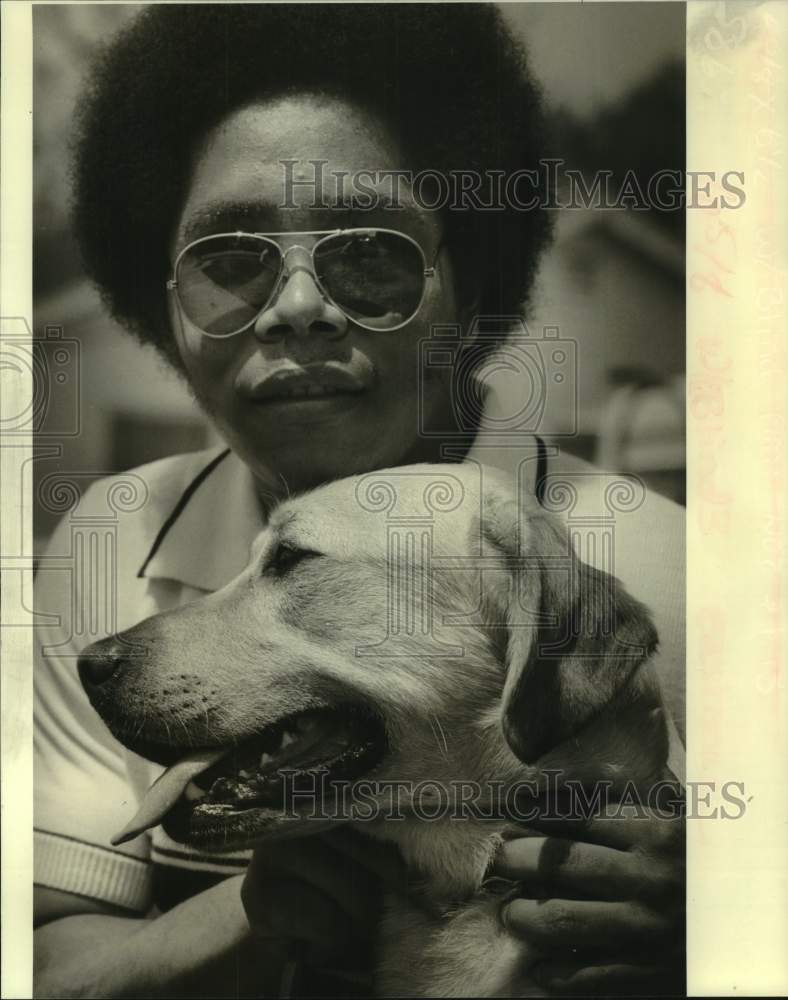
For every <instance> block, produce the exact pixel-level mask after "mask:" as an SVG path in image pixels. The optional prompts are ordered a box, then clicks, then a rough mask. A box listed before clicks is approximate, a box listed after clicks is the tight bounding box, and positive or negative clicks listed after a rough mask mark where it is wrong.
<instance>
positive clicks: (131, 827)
mask: <svg viewBox="0 0 788 1000" xmlns="http://www.w3.org/2000/svg"><path fill="white" fill-rule="evenodd" d="M226 753H227V749H226V748H225V749H223V750H196V751H195V752H194V753H191V754H188V756H186V757H181V759H180V760H179V761H178V762H177V763H176V764H173V765H172V767H168V768H167V770H166V771H165V772H164V774H162V775H160V776H159V777H158V778H157V779H156V780H155V781H154V782H153V784H152V785H151V786H150V788H149V789H148V791H147V792H146V793H145V798H144V799H143V800H142V803H141V805H140V807H139V809H138V810H137V812H136V814H135V815H134V817H133V819H132V820H131V821H130V822H129V823H127V824H126V826H125V827H124V828H123V829H122V830H121V831H120V833H116V834H115V836H114V837H113V838H112V840H111V841H110V843H111V844H113V845H114V846H115V847H117V846H118V844H125V843H126V841H128V840H133V839H134V838H135V837H138V836H139V835H140V834H141V833H143V832H144V831H145V830H149V829H150V828H151V827H152V826H158V824H159V823H160V822H161V820H162V818H163V817H164V816H165V815H166V814H167V813H168V812H169V811H170V809H172V807H173V806H174V805H175V803H176V802H177V801H178V799H179V798H180V797H181V795H183V792H184V790H185V788H186V786H187V785H188V784H189V782H190V781H191V780H192V778H194V777H196V776H197V775H198V774H201V773H202V772H203V771H205V770H207V769H208V768H209V767H210V766H211V765H212V764H215V763H216V761H217V760H219V759H220V758H222V757H224V756H225V754H226Z"/></svg>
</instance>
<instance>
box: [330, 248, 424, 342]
mask: <svg viewBox="0 0 788 1000" xmlns="http://www.w3.org/2000/svg"><path fill="white" fill-rule="evenodd" d="M314 261H315V273H316V274H317V276H318V278H319V279H320V281H321V283H322V285H323V287H324V288H325V290H326V291H327V292H328V294H329V295H330V296H331V298H332V299H333V300H334V302H335V303H336V304H337V305H338V306H339V308H340V309H342V310H343V312H345V313H346V315H347V316H348V317H349V318H350V319H352V320H355V321H356V322H357V323H358V324H359V325H360V326H363V327H366V328H367V329H370V330H391V329H394V328H395V327H398V326H401V325H402V324H403V323H406V322H407V321H408V320H409V319H411V317H412V316H414V315H415V313H416V311H417V310H418V308H419V305H420V303H421V298H422V294H423V291H424V258H423V256H422V253H421V251H420V250H419V248H418V246H417V245H416V244H415V243H412V242H411V241H410V240H409V239H407V238H406V237H404V236H400V235H399V234H398V233H387V232H380V231H376V230H368V231H367V230H364V231H362V232H359V233H340V234H338V235H337V236H332V237H330V238H329V239H326V240H323V242H322V243H319V244H318V245H317V246H316V247H315V253H314Z"/></svg>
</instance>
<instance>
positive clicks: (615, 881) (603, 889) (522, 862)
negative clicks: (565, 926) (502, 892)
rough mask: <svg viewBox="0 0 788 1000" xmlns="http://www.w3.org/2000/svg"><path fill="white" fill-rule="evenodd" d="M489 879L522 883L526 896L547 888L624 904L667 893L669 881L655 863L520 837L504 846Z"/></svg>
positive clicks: (570, 843) (587, 846)
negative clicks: (500, 878)
mask: <svg viewBox="0 0 788 1000" xmlns="http://www.w3.org/2000/svg"><path fill="white" fill-rule="evenodd" d="M492 874H494V875H499V876H501V877H502V878H508V879H513V880H514V881H518V882H522V883H523V888H524V891H525V892H526V893H528V890H529V889H533V890H535V891H539V890H541V889H543V888H544V887H546V886H550V888H551V893H550V895H552V896H556V895H558V896H562V897H564V898H568V899H586V898H592V899H600V900H626V899H632V898H634V897H638V898H641V897H643V896H644V895H647V894H651V895H654V896H656V895H659V894H662V893H664V891H665V880H666V878H668V877H669V873H668V872H667V870H664V871H663V866H660V865H659V864H658V863H657V862H655V861H654V860H653V859H650V860H648V862H647V861H646V859H645V858H643V856H642V855H640V854H638V853H636V852H632V853H629V852H626V851H619V850H616V849H614V848H610V847H602V846H600V845H598V844H586V843H583V842H582V841H577V840H564V839H562V838H559V837H520V838H518V839H516V840H509V841H507V842H506V843H504V844H503V845H502V847H501V849H500V850H499V852H498V854H497V855H496V857H495V861H494V863H493V867H492Z"/></svg>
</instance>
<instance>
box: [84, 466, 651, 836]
mask: <svg viewBox="0 0 788 1000" xmlns="http://www.w3.org/2000/svg"><path fill="white" fill-rule="evenodd" d="M655 644H656V635H655V632H654V629H653V626H652V625H651V623H650V620H649V617H648V615H647V613H646V611H645V609H644V608H643V607H642V606H641V605H639V604H638V603H637V602H635V601H634V600H633V599H632V598H631V597H629V596H628V595H627V594H626V593H625V592H624V591H623V589H622V587H621V586H620V584H619V583H618V582H617V581H616V580H615V578H614V577H612V576H609V575H607V574H604V573H600V572H598V571H596V570H594V569H592V568H590V567H588V566H586V565H584V564H582V563H581V562H580V561H579V560H578V559H577V557H576V555H575V553H574V552H573V550H572V547H571V544H570V542H569V539H568V536H567V533H566V531H565V529H564V528H563V527H562V526H561V525H560V524H559V522H558V521H557V520H556V519H554V518H553V517H552V516H550V515H548V514H546V513H545V512H544V511H542V510H541V509H540V508H539V507H538V506H537V505H536V504H535V503H534V502H532V501H528V502H527V503H526V504H525V506H522V505H518V503H516V502H515V501H513V500H512V499H511V498H509V497H508V496H507V495H506V492H505V490H504V488H503V487H502V486H501V484H500V483H497V482H496V481H495V480H494V478H491V477H490V476H488V475H487V474H486V473H485V477H484V481H483V482H482V481H481V479H480V474H479V471H478V470H477V469H475V468H474V467H472V466H466V465H462V466H459V465H453V466H413V467H408V468H407V469H393V470H389V471H386V472H380V473H375V474H374V476H366V477H358V478H354V479H346V480H342V481H339V482H335V483H331V484H329V485H326V486H323V487H321V488H319V489H317V490H314V491H313V492H311V493H308V494H305V495H303V496H300V497H297V498H294V499H291V500H288V501H287V502H285V503H283V504H281V505H280V506H279V507H278V508H277V509H276V510H275V511H274V512H273V514H272V516H271V518H270V521H269V525H268V527H267V529H266V530H265V531H264V532H263V534H262V535H261V536H260V537H259V539H258V540H257V542H256V544H255V546H254V551H253V554H252V559H251V562H250V564H249V566H248V568H247V569H246V571H245V572H244V573H243V574H242V575H241V576H240V577H238V578H237V579H236V580H234V581H233V582H232V583H230V584H228V586H226V587H225V588H224V589H223V590H221V591H219V592H217V593H216V594H213V595H211V596H210V597H207V598H205V599H204V600H202V601H199V602H196V603H194V604H190V605H187V606H185V607H182V608H180V609H177V610H175V611H171V612H167V613H164V614H160V615H157V616H155V617H153V618H150V619H148V620H146V621H144V622H142V623H141V624H140V625H137V626H136V627H135V628H133V629H131V630H130V631H129V632H126V633H124V634H122V635H120V636H117V637H114V638H112V639H107V640H105V641H103V642H101V643H97V644H95V645H94V646H92V647H90V648H89V649H88V650H86V652H85V654H84V655H83V657H82V659H81V661H80V672H81V676H82V679H83V683H84V684H85V687H86V689H87V691H88V694H89V696H90V699H91V701H92V703H93V705H94V707H95V708H96V709H97V710H98V711H99V712H100V714H101V715H102V717H103V718H104V720H105V722H106V723H107V725H108V726H109V728H110V729H111V730H112V732H113V733H114V734H115V735H116V736H117V738H118V739H119V740H120V741H121V742H123V743H124V744H126V745H127V746H128V747H129V748H131V749H132V750H134V751H136V752H137V753H140V754H142V755H143V756H147V757H149V758H151V759H153V760H156V761H158V762H160V763H163V764H167V765H170V766H171V768H170V771H169V772H168V774H169V775H170V777H169V778H168V777H167V775H165V779H163V782H162V783H161V784H160V786H159V792H158V793H157V794H158V798H159V801H157V802H154V804H153V805H150V806H149V807H148V815H147V818H146V820H145V823H144V824H142V825H151V824H152V823H154V822H157V821H158V820H159V819H161V818H162V817H163V821H164V825H165V829H167V830H168V832H169V833H170V834H171V835H172V836H174V837H176V839H183V840H191V841H192V842H194V843H195V844H199V845H201V846H203V847H205V848H208V849H210V848H216V849H233V848H238V847H241V846H244V845H246V844H249V843H251V842H254V841H257V840H259V839H261V838H262V837H265V836H269V835H271V836H278V835H282V834H291V833H293V832H296V830H295V829H294V828H296V827H297V828H299V831H300V832H310V831H314V832H317V830H318V829H321V828H322V826H323V824H321V823H319V822H314V818H315V816H316V815H319V814H320V813H321V810H322V813H323V814H324V816H325V817H326V818H327V820H328V821H330V820H331V819H332V818H334V817H336V816H337V815H343V813H342V810H338V809H337V795H338V790H339V789H340V788H342V789H344V791H345V792H347V790H348V789H351V790H355V791H358V790H360V789H361V788H362V786H363V791H364V800H365V801H366V802H367V805H368V806H369V808H370V810H372V811H375V810H376V809H381V808H385V804H384V802H385V801H388V802H389V803H390V802H391V794H392V789H397V799H398V802H399V804H400V805H401V804H402V802H403V801H404V802H405V803H407V802H408V801H409V795H410V793H411V792H412V790H413V788H414V787H417V786H421V787H422V788H423V787H424V783H425V782H432V783H434V785H435V787H437V788H444V789H445V788H449V787H453V788H456V787H457V786H458V782H462V781H475V782H484V781H489V780H501V779H502V780H504V781H506V780H516V779H517V778H518V777H522V776H523V775H524V774H527V773H529V771H528V767H527V766H526V765H533V764H534V763H535V762H536V761H537V760H541V761H544V760H545V759H549V757H550V754H551V753H553V752H554V751H555V748H556V747H560V746H567V745H568V744H570V745H572V746H574V747H575V748H576V756H577V757H578V758H579V757H583V758H584V759H585V758H587V757H588V756H589V754H591V755H593V753H594V752H595V748H596V750H600V747H601V745H600V744H599V743H598V741H597V742H596V743H595V742H594V739H592V740H591V742H589V741H588V740H586V742H585V743H584V742H583V739H582V735H583V734H584V733H593V732H594V731H595V728H594V725H595V720H599V719H600V718H604V717H606V713H607V714H609V713H611V712H615V713H617V715H616V718H617V719H620V718H622V717H623V716H624V715H626V712H627V711H629V710H630V709H631V708H632V706H638V707H642V699H643V697H644V694H643V692H644V690H645V689H646V688H648V685H646V688H644V685H643V684H642V683H641V682H640V681H639V679H638V678H640V677H641V676H642V672H641V671H639V669H638V668H639V667H640V666H641V664H643V663H644V661H645V660H646V659H647V658H648V656H649V655H650V653H651V652H652V651H653V649H654V646H655ZM649 690H650V689H649ZM649 697H652V695H649ZM597 729H598V727H597ZM600 752H601V751H600ZM545 755H547V756H545ZM217 758H218V759H217ZM601 763H602V762H600V765H601ZM367 781H368V783H367V784H364V782H367ZM155 798H156V795H153V796H152V799H155ZM285 800H286V803H285ZM283 803H285V804H286V808H285V809H284V810H283ZM354 803H355V804H356V805H357V803H358V800H357V799H354ZM345 805H346V802H345ZM343 808H344V806H343ZM144 809H145V807H143V810H144ZM309 821H312V826H311V827H308V825H305V824H308V822H309Z"/></svg>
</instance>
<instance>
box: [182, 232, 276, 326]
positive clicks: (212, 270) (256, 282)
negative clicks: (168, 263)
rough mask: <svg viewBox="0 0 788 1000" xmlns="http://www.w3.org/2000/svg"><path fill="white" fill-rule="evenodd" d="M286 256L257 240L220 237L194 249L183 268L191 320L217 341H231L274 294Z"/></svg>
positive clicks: (185, 302)
mask: <svg viewBox="0 0 788 1000" xmlns="http://www.w3.org/2000/svg"><path fill="white" fill-rule="evenodd" d="M281 261H282V253H281V251H280V249H279V247H278V246H277V245H276V243H274V242H272V241H271V240H266V239H262V238H261V237H255V236H235V235H232V236H216V237H212V238H210V239H206V240H201V241H200V242H198V243H195V244H194V246H191V247H189V248H188V249H187V250H186V252H185V253H184V254H183V256H182V257H181V259H180V263H179V265H178V274H177V280H178V297H179V299H180V302H181V305H182V307H183V311H184V312H185V313H186V316H187V317H188V319H189V320H190V321H191V322H192V323H193V324H194V325H195V326H197V327H199V329H200V330H203V331H204V332H205V333H208V334H210V335H211V336H213V337H229V336H232V334H234V333H237V332H238V331H239V330H241V329H243V327H244V326H246V325H247V324H248V323H251V321H252V320H253V319H254V318H255V316H256V315H257V314H258V313H259V312H260V310H261V309H262V308H263V307H264V306H265V304H266V303H267V302H268V300H269V299H270V298H271V296H272V295H273V293H274V290H275V288H276V284H277V280H278V278H279V273H280V267H281Z"/></svg>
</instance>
